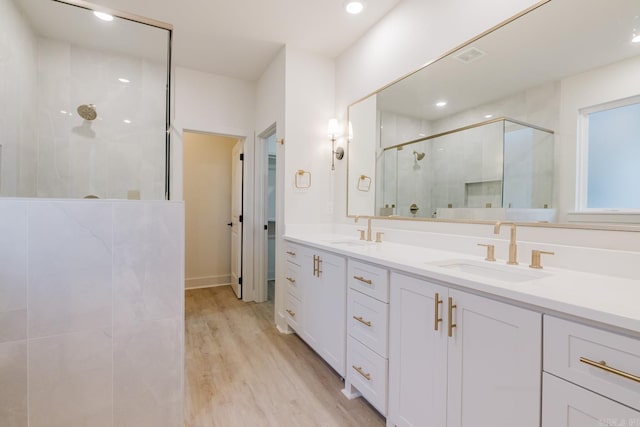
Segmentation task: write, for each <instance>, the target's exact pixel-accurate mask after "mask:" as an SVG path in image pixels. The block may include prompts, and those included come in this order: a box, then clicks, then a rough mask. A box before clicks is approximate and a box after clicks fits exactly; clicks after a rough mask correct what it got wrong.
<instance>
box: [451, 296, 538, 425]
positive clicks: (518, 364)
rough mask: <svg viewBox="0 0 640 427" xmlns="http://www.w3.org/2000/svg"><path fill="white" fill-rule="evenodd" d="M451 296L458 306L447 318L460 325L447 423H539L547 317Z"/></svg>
mask: <svg viewBox="0 0 640 427" xmlns="http://www.w3.org/2000/svg"><path fill="white" fill-rule="evenodd" d="M449 296H450V297H451V298H452V302H453V304H454V305H456V307H455V308H453V310H452V317H451V319H447V320H448V321H451V322H453V324H455V325H456V326H455V328H454V329H453V336H452V338H449V340H448V347H449V352H448V355H449V366H448V374H449V391H448V399H447V426H448V427H462V426H464V427H472V426H473V427H475V426H492V427H500V426H504V427H513V426H518V427H527V426H531V427H534V426H536V427H537V426H539V425H540V382H541V379H540V378H541V375H542V371H541V369H542V368H541V360H542V316H541V315H540V314H539V313H535V312H532V311H529V310H525V309H522V308H519V307H514V306H512V305H508V304H504V303H500V302H497V301H493V300H490V299H487V298H483V297H479V296H477V295H472V294H468V293H465V292H460V291H456V290H449ZM445 304H447V305H448V301H447V302H445ZM447 311H448V307H447Z"/></svg>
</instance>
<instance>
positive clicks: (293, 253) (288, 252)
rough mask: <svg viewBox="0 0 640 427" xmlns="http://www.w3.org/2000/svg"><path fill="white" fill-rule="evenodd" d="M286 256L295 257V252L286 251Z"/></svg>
mask: <svg viewBox="0 0 640 427" xmlns="http://www.w3.org/2000/svg"><path fill="white" fill-rule="evenodd" d="M287 254H289V255H291V256H296V253H295V252H291V251H287Z"/></svg>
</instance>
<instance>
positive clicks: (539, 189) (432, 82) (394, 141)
mask: <svg viewBox="0 0 640 427" xmlns="http://www.w3.org/2000/svg"><path fill="white" fill-rule="evenodd" d="M576 11H579V13H576ZM639 16H640V2H638V1H637V0H610V1H606V2H584V1H582V0H549V1H547V2H543V3H540V4H538V5H535V6H534V7H532V8H531V9H530V10H528V11H525V12H523V13H522V14H520V15H519V16H516V17H514V18H512V19H510V20H508V21H507V22H505V23H504V24H502V25H500V26H498V27H497V28H495V29H492V30H491V31H488V32H487V33H486V34H484V35H482V36H481V37H478V38H475V39H473V40H472V41H470V42H469V43H466V44H465V45H463V46H462V47H460V48H458V49H456V50H454V51H452V52H451V53H450V54H448V55H445V56H443V57H442V58H439V59H437V60H436V61H433V62H432V63H430V64H429V65H427V66H425V67H424V68H422V69H421V70H418V71H417V72H415V73H413V74H411V75H409V76H407V77H405V78H403V79H401V80H398V81H397V82H395V83H393V84H391V85H388V86H386V87H385V88H384V89H382V90H380V91H378V92H376V93H374V94H372V95H370V96H368V97H366V98H364V99H362V100H360V101H358V102H356V103H354V104H352V105H350V106H349V111H348V117H349V122H350V124H351V127H352V129H353V132H352V135H351V136H352V138H351V139H350V141H349V144H348V150H349V156H348V159H349V168H348V180H347V214H348V215H382V216H388V215H397V216H400V217H408V218H415V217H417V218H429V219H445V220H451V219H456V220H458V219H463V220H470V221H483V220H495V219H506V218H508V219H510V220H514V221H519V222H530V221H531V222H541V221H544V222H546V221H549V222H560V223H566V222H587V221H611V222H625V223H626V224H628V223H633V222H636V223H637V222H640V211H638V212H636V213H635V215H636V217H633V213H632V215H627V216H622V215H620V216H617V217H613V216H611V215H609V216H607V215H604V214H603V212H597V214H598V218H596V219H594V217H593V216H587V215H585V213H587V212H584V211H580V209H581V207H580V206H581V203H580V200H579V195H580V194H581V192H582V193H584V194H588V190H587V189H586V187H587V186H592V185H598V184H600V183H593V182H591V181H589V182H587V181H586V177H593V176H595V175H594V174H589V173H588V172H587V171H586V170H584V168H586V167H588V165H589V164H593V162H591V163H590V162H589V161H588V160H587V159H586V158H587V157H588V152H587V151H588V150H586V149H584V148H581V147H585V146H586V144H585V143H584V142H583V140H584V139H585V137H586V135H587V132H586V129H585V125H583V124H581V123H582V122H581V121H580V117H581V114H582V112H584V111H593V110H594V109H597V108H598V106H602V105H609V104H614V105H615V104H616V103H619V102H622V101H623V100H625V99H628V98H630V97H634V96H637V95H640V79H638V77H637V76H638V75H639V74H640V43H637V42H634V41H633V35H634V31H636V32H637V29H638V28H640V18H638V17H639ZM503 118H504V119H503ZM480 123H484V125H483V126H477V125H478V124H480ZM460 130H462V131H460ZM549 130H551V131H549ZM490 134H493V136H492V137H489V135H490ZM611 137H612V138H617V137H616V135H615V134H612V135H611ZM619 145H620V146H624V144H619ZM421 153H425V156H424V157H423V158H422V159H421V160H420V159H419V154H421ZM629 155H630V156H637V155H636V154H633V153H632V152H629ZM635 162H636V163H637V162H640V158H636V159H635ZM613 167H615V165H613ZM581 168H582V169H581ZM360 175H367V176H372V177H374V180H373V181H374V182H373V188H374V189H375V191H371V192H369V193H363V192H360V191H357V187H356V185H357V180H358V177H359V176H360ZM581 180H582V181H581ZM617 182H618V183H619V182H620V181H617ZM628 185H632V184H631V183H629V184H628ZM626 191H627V192H628V193H629V194H631V192H630V191H629V189H627V190H626ZM616 192H618V193H619V192H625V189H624V188H616ZM630 197H631V196H630ZM605 213H606V214H609V213H611V212H610V210H609V211H607V212H605Z"/></svg>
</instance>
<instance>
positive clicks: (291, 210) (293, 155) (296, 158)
mask: <svg viewBox="0 0 640 427" xmlns="http://www.w3.org/2000/svg"><path fill="white" fill-rule="evenodd" d="M334 75H335V74H334V62H333V60H331V59H328V58H325V57H323V56H320V55H316V54H312V53H308V52H304V51H302V50H299V49H296V48H292V47H289V46H287V52H286V71H285V76H286V88H285V99H286V101H285V105H286V112H285V136H286V142H285V144H286V152H287V158H286V159H285V168H284V176H285V182H284V193H285V206H284V213H285V221H286V223H287V224H290V223H291V224H300V223H310V224H315V223H327V222H331V220H332V219H333V202H334V178H333V176H334V175H333V173H332V171H331V156H332V153H331V140H330V139H329V137H328V134H327V124H328V122H329V119H331V118H332V117H334V116H335V114H334V111H335V110H334V108H335V98H334V87H335V85H334ZM343 125H344V123H343ZM336 163H338V164H339V165H342V166H343V167H344V166H345V165H346V161H345V160H341V161H338V160H336ZM299 169H303V170H305V171H309V172H311V176H312V185H311V188H309V189H304V190H300V189H296V188H295V186H294V176H295V173H296V171H298V170H299ZM340 187H341V188H342V187H344V184H342V183H341V184H340Z"/></svg>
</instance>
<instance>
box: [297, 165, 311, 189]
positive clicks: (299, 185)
mask: <svg viewBox="0 0 640 427" xmlns="http://www.w3.org/2000/svg"><path fill="white" fill-rule="evenodd" d="M306 175H308V176H309V181H308V182H307V184H306V185H304V183H303V182H302V181H303V178H304V176H306ZM294 183H295V186H296V188H309V187H311V172H309V171H305V170H303V169H300V170H298V172H296V175H295V181H294Z"/></svg>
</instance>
